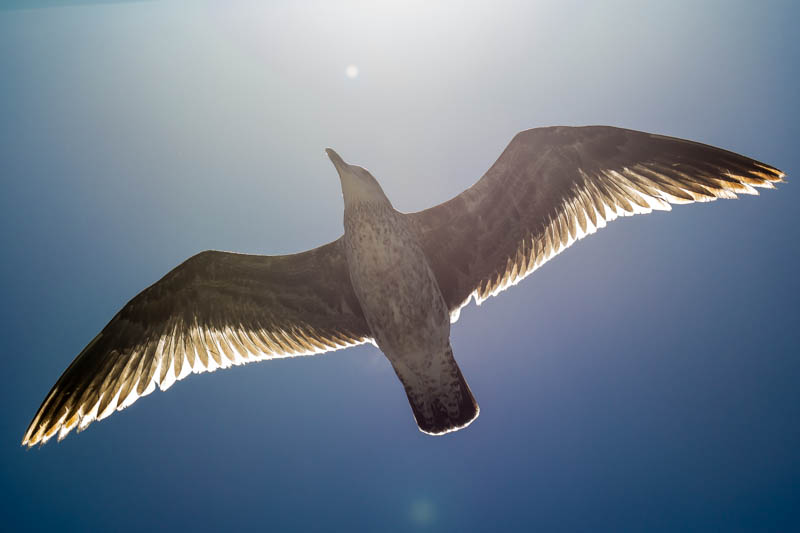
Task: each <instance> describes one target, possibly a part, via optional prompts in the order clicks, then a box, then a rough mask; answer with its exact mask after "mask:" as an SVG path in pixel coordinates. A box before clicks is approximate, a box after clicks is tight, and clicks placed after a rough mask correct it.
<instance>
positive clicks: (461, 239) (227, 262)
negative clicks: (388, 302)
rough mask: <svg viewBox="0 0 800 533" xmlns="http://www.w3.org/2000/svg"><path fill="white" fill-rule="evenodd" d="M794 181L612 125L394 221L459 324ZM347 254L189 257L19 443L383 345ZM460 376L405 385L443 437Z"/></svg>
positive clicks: (523, 142) (102, 339) (511, 154)
mask: <svg viewBox="0 0 800 533" xmlns="http://www.w3.org/2000/svg"><path fill="white" fill-rule="evenodd" d="M333 154H334V155H332V156H331V158H332V159H334V163H336V161H335V159H336V158H338V156H335V153H333ZM334 156H335V157H334ZM339 160H341V159H340V158H339ZM353 168H360V167H353ZM337 169H339V167H338V166H337ZM361 170H363V169H361ZM364 172H366V171H364ZM367 174H368V173H367ZM783 176H784V174H783V173H782V172H781V171H779V170H778V169H776V168H774V167H772V166H769V165H766V164H764V163H760V162H758V161H756V160H753V159H750V158H748V157H745V156H742V155H739V154H736V153H733V152H728V151H725V150H721V149H719V148H714V147H712V146H708V145H704V144H700V143H695V142H691V141H686V140H681V139H676V138H671V137H664V136H660V135H651V134H648V133H643V132H638V131H632V130H625V129H620V128H613V127H607V126H589V127H581V128H572V127H552V128H537V129H532V130H528V131H524V132H521V133H519V134H517V135H516V136H515V137H514V139H513V140H512V141H511V143H510V144H509V145H508V147H507V148H506V149H505V151H504V152H503V153H502V155H501V156H500V158H499V159H498V160H497V161H496V162H495V163H494V165H492V167H491V168H490V169H489V170H488V171H487V172H486V174H485V175H484V176H483V177H482V178H481V179H480V180H479V181H478V182H477V183H475V184H474V185H473V186H472V187H470V188H469V189H467V190H465V191H464V192H462V193H461V194H459V195H458V196H456V197H455V198H453V199H451V200H449V201H447V202H445V203H443V204H440V205H438V206H435V207H432V208H430V209H426V210H424V211H420V212H418V213H410V214H405V215H402V214H398V216H400V217H403V219H404V224H405V225H406V226H407V227H408V228H410V231H411V234H412V235H413V238H414V241H415V246H418V248H419V249H420V250H421V251H422V253H423V254H424V261H425V262H426V263H427V265H428V266H429V268H430V270H431V272H432V273H433V275H434V276H435V280H436V283H437V284H438V290H439V291H440V293H441V297H442V298H443V301H444V304H445V305H446V308H447V312H449V314H450V318H451V320H452V321H455V320H456V319H457V317H458V312H459V310H460V309H461V307H462V306H463V305H465V304H466V303H467V302H468V301H469V299H470V297H474V299H475V301H476V302H477V303H480V302H481V301H483V300H484V299H486V298H488V297H489V296H491V295H495V294H497V293H498V292H500V291H501V290H503V289H505V288H507V287H509V286H511V285H513V284H515V283H516V282H518V281H519V280H521V279H522V278H524V277H526V276H527V275H528V274H530V273H531V272H533V271H534V270H535V269H536V268H538V267H539V266H541V265H542V264H544V263H545V262H546V261H548V260H549V259H550V258H551V257H553V256H554V255H556V254H557V253H559V252H560V251H561V250H563V249H565V248H567V247H568V246H570V245H571V244H572V243H573V242H575V241H576V240H578V239H581V238H582V237H584V236H586V235H589V234H591V233H594V231H596V230H597V229H599V228H601V227H603V226H604V225H605V224H606V223H607V222H609V221H611V220H614V219H615V218H617V217H618V216H627V215H634V214H640V213H649V212H650V211H652V210H654V209H662V210H669V209H670V204H679V203H690V202H703V201H710V200H714V199H716V198H736V195H737V194H740V193H743V194H756V193H757V191H756V189H755V187H766V188H773V184H774V183H777V182H781V181H782V178H783ZM340 177H341V170H340ZM369 177H370V178H371V176H369ZM372 179H373V180H374V178H372ZM365 183H366V182H365ZM375 185H377V182H375ZM370 186H372V185H370ZM378 189H379V186H378ZM365 190H366V189H365ZM361 192H363V191H358V190H355V192H354V191H353V190H351V191H348V190H347V189H346V188H345V185H344V180H343V193H344V197H345V203H346V205H347V202H348V201H352V202H357V201H362V200H363V201H369V195H361ZM381 194H382V193H381ZM362 196H363V198H365V199H366V200H364V199H362ZM387 202H388V201H387ZM346 255H347V254H346V253H345V247H344V239H342V238H340V239H338V240H336V241H334V242H332V243H329V244H326V245H324V246H321V247H319V248H315V249H313V250H309V251H307V252H303V253H299V254H294V255H285V256H256V255H245V254H235V253H228V252H215V251H207V252H202V253H200V254H198V255H195V256H193V257H191V258H190V259H188V260H187V261H185V262H184V263H182V264H181V265H179V266H178V267H176V268H175V269H174V270H172V271H171V272H169V273H168V274H167V275H166V276H164V277H163V278H162V279H161V280H159V281H158V282H156V283H155V284H153V285H152V286H150V287H149V288H147V289H145V290H144V291H142V292H141V293H140V294H139V295H137V296H136V297H135V298H133V299H132V300H131V301H130V302H128V304H127V305H125V306H124V307H123V308H122V309H121V310H120V311H119V312H118V313H117V314H116V316H114V318H112V319H111V321H110V322H109V323H108V325H106V327H105V328H103V330H102V331H101V332H100V333H99V334H98V335H97V336H96V337H95V338H94V340H92V341H91V342H90V343H89V345H88V346H87V347H86V348H84V350H83V351H82V352H81V353H80V354H79V355H78V356H77V357H76V358H75V360H74V361H73V362H72V364H71V365H70V366H69V367H68V368H67V369H66V370H65V371H64V373H63V374H62V375H61V377H60V378H59V379H58V381H57V382H56V384H55V385H54V386H53V388H52V389H51V391H50V393H49V394H48V395H47V396H46V398H45V400H44V402H43V403H42V405H41V407H40V408H39V410H38V411H37V413H36V415H35V416H34V418H33V420H32V422H31V424H30V426H29V427H28V429H27V431H26V432H25V436H24V438H23V440H22V444H23V445H27V446H33V445H34V444H37V443H43V442H46V441H47V440H48V439H50V438H52V437H53V435H56V434H57V435H58V436H59V438H63V437H64V436H66V435H67V434H68V433H69V432H70V431H71V430H72V429H73V428H75V427H77V428H78V429H83V428H85V427H86V426H88V425H89V424H90V423H91V422H92V421H94V420H99V419H102V418H105V417H106V416H109V415H110V414H112V413H113V412H114V411H118V410H121V409H123V408H125V407H127V406H129V405H130V404H132V403H133V402H134V401H136V399H138V398H139V397H141V396H145V395H147V394H149V393H150V392H152V391H153V390H154V389H155V387H156V386H158V387H160V388H161V389H162V390H165V389H167V388H168V387H170V386H171V385H172V384H173V383H174V382H175V381H176V380H179V379H182V378H184V377H185V376H187V375H188V374H190V373H200V372H206V371H213V370H216V369H217V368H226V367H228V366H231V365H238V364H242V363H247V362H251V361H259V360H264V359H270V358H273V357H291V356H296V355H308V354H316V353H322V352H325V351H330V350H336V349H339V348H344V347H347V346H352V345H355V344H360V343H363V342H367V341H371V340H373V339H374V335H373V331H372V330H371V328H370V325H369V322H370V320H369V318H370V317H369V316H365V311H364V308H362V301H361V300H360V299H359V296H358V295H357V294H356V293H357V291H356V290H354V286H353V282H352V281H351V270H352V265H349V264H348V260H347V257H346ZM420 312H424V311H420ZM448 348H449V344H448ZM449 357H450V359H452V352H450V356H449ZM445 359H446V358H445ZM443 360H444V359H443ZM392 363H393V366H394V367H395V370H396V371H397V364H396V362H395V361H392ZM449 364H450V363H448V364H447V365H445V364H442V365H434V366H429V367H427V370H426V369H425V368H423V369H414V371H413V376H414V379H417V377H418V378H419V382H421V383H422V382H424V383H427V384H428V385H426V386H428V389H430V390H428V389H426V392H425V397H424V398H423V396H421V395H419V394H418V396H419V398H414V397H413V394H415V391H414V390H408V384H407V383H405V380H404V385H406V389H407V392H408V395H409V401H410V402H411V405H412V409H413V411H414V414H415V417H417V419H418V421H419V416H420V414H419V413H422V412H423V411H425V409H429V408H430V406H431V405H432V404H434V403H436V402H439V403H438V404H437V405H439V406H440V407H441V406H444V407H441V409H440V411H441V412H442V413H446V412H447V410H448V409H450V412H451V414H452V416H451V415H449V414H448V415H441V416H440V415H437V416H439V418H437V419H436V420H439V421H436V422H433V424H434V426H435V427H433V429H435V431H431V432H433V433H442V432H445V431H446V430H447V429H448V424H451V425H452V426H453V427H452V428H450V429H456V428H457V427H458V426H459V425H463V423H462V422H463V420H465V416H464V415H463V414H459V412H458V411H459V409H463V410H464V412H466V411H467V410H468V409H469V406H468V405H467V404H466V403H465V404H464V406H455V407H453V406H452V405H450V407H448V406H447V405H445V404H447V403H448V398H451V399H452V398H462V397H465V396H464V393H460V392H454V391H455V389H453V388H452V382H451V383H449V384H447V382H448V380H443V379H440V377H441V375H443V374H442V373H443V372H445V369H449V370H447V371H449V372H451V373H453V372H456V371H457V373H458V376H459V378H460V380H461V381H463V377H462V376H461V372H460V370H458V366H457V365H455V360H454V359H452V365H453V366H452V367H450V366H448V365H449ZM426 372H427V373H428V374H426ZM436 372H438V373H439V374H436ZM430 373H433V374H430ZM429 374H430V375H429ZM398 375H399V376H401V378H402V375H401V372H400V371H398ZM453 375H455V374H453ZM431 383H433V384H434V385H430V384H431ZM436 383H443V385H442V389H441V390H439V389H437V387H438V385H435V384H436ZM464 385H465V386H466V383H465V382H464ZM447 387H450V388H449V389H448V388H447ZM412 389H413V388H412ZM445 389H446V390H445ZM466 390H467V391H468V388H467V389H466ZM448 391H449V392H448ZM416 392H419V391H416ZM437 394H441V397H440V398H437ZM448 395H450V396H448ZM420 398H422V399H420ZM470 398H471V394H470ZM426 402H428V403H426ZM473 402H474V400H473ZM450 404H452V401H450ZM420 409H421V410H422V411H420ZM418 411H419V412H418ZM474 413H475V414H477V405H475V407H474ZM423 414H424V413H423ZM473 418H474V416H473ZM458 419H462V420H461V422H458ZM431 420H434V418H431ZM470 420H471V419H470ZM420 426H421V427H422V423H420ZM437 428H438V429H437ZM442 428H444V430H440V429H442ZM422 429H425V427H422ZM428 429H429V430H430V429H431V428H430V427H429V428H428Z"/></svg>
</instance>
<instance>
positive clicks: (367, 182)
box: [325, 148, 391, 208]
mask: <svg viewBox="0 0 800 533" xmlns="http://www.w3.org/2000/svg"><path fill="white" fill-rule="evenodd" d="M325 153H326V154H328V157H329V158H330V159H331V162H332V163H333V166H334V167H336V172H338V173H339V181H340V182H341V183H342V196H343V197H344V206H345V208H347V207H349V206H354V205H356V204H359V203H381V204H383V203H386V204H390V202H389V199H388V198H387V197H386V195H385V194H384V192H383V189H381V186H380V185H379V184H378V180H376V179H375V178H374V177H373V176H372V174H370V173H369V171H368V170H367V169H365V168H364V167H359V166H357V165H349V164H347V163H345V161H344V159H342V158H341V157H340V156H339V154H337V153H336V152H335V151H334V150H333V149H331V148H326V149H325ZM390 205H391V204H390Z"/></svg>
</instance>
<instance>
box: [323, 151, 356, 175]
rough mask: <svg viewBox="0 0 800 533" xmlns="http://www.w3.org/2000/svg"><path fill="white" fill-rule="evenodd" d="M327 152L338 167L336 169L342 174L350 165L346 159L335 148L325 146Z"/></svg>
mask: <svg viewBox="0 0 800 533" xmlns="http://www.w3.org/2000/svg"><path fill="white" fill-rule="evenodd" d="M325 153H326V154H328V157H329V158H330V159H331V163H333V166H334V167H336V171H337V172H339V174H340V175H341V173H342V171H343V170H344V169H346V168H347V167H348V166H350V165H348V164H347V163H345V162H344V159H342V158H341V157H340V156H339V154H337V153H336V151H334V149H333V148H325Z"/></svg>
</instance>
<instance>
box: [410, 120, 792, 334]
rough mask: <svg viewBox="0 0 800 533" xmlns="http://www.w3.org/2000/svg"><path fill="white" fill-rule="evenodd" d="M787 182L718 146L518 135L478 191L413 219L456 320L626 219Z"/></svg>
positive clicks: (605, 129)
mask: <svg viewBox="0 0 800 533" xmlns="http://www.w3.org/2000/svg"><path fill="white" fill-rule="evenodd" d="M783 177H784V173H783V172H781V171H780V170H778V169H777V168H775V167H772V166H770V165H767V164H765V163H762V162H760V161H756V160H754V159H751V158H749V157H745V156H742V155H739V154H736V153H734V152H729V151H727V150H722V149H720V148H716V147H713V146H709V145H705V144H701V143H697V142H693V141H687V140H683V139H678V138H674V137H667V136H663V135H654V134H649V133H644V132H640V131H634V130H626V129H622V128H615V127H611V126H584V127H566V126H556V127H549V128H535V129H532V130H527V131H523V132H520V133H518V134H517V135H516V136H515V137H514V139H513V140H512V141H511V143H510V144H509V145H508V147H507V148H506V149H505V151H504V152H503V153H502V154H501V156H500V157H499V159H498V160H497V161H496V162H495V163H494V165H492V167H491V168H490V169H489V170H488V171H487V172H486V174H485V175H484V176H483V177H482V178H481V179H480V180H479V181H478V182H476V183H475V184H474V185H473V186H471V187H470V188H468V189H467V190H465V191H464V192H463V193H461V194H460V195H458V196H456V197H455V198H452V199H451V200H449V201H447V202H444V203H442V204H439V205H437V206H435V207H432V208H430V209H426V210H424V211H420V212H417V213H411V214H409V215H408V216H409V217H410V218H411V219H412V222H413V224H414V225H415V227H416V228H417V231H418V233H419V236H420V241H421V243H422V247H423V249H424V251H425V253H426V254H427V256H428V260H429V262H430V264H431V267H432V269H433V271H434V273H435V274H436V277H437V280H438V281H439V286H440V288H441V289H442V293H443V294H444V297H445V301H446V302H447V304H448V306H449V308H450V311H451V321H453V322H455V321H456V320H457V319H458V315H459V311H460V309H461V308H462V307H463V306H464V305H466V304H467V303H469V300H470V298H474V299H475V302H476V303H477V304H478V305H480V303H481V302H483V301H484V300H486V299H487V298H489V297H490V296H494V295H496V294H497V293H499V292H501V291H502V290H504V289H506V288H508V287H510V286H512V285H515V284H516V283H518V282H519V281H521V280H522V279H524V278H525V277H526V276H528V275H529V274H531V273H532V272H533V271H534V270H536V269H537V268H538V267H540V266H542V265H543V264H544V263H546V262H547V261H548V260H549V259H551V258H552V257H554V256H555V255H557V254H558V253H560V252H561V251H563V250H564V249H566V248H568V247H569V246H570V245H572V243H574V242H575V241H577V240H580V239H582V238H583V237H585V236H586V235H591V234H592V233H594V232H595V231H597V230H598V229H600V228H602V227H604V226H605V225H606V223H608V222H610V221H612V220H614V219H616V218H617V217H619V216H631V215H636V214H643V213H650V212H651V211H653V210H670V209H671V205H670V204H683V203H691V202H708V201H712V200H715V199H717V198H736V197H737V194H758V191H757V190H756V189H755V187H764V188H774V184H775V183H779V182H782V181H783Z"/></svg>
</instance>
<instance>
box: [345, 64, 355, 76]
mask: <svg viewBox="0 0 800 533" xmlns="http://www.w3.org/2000/svg"><path fill="white" fill-rule="evenodd" d="M344 73H345V74H346V75H347V77H348V78H350V79H353V78H357V77H358V67H357V66H355V65H347V68H346V69H344Z"/></svg>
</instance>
